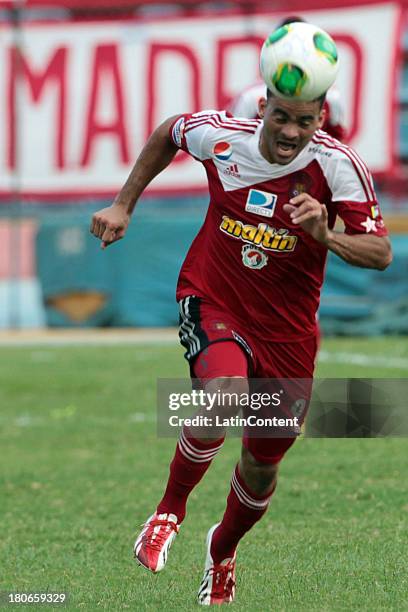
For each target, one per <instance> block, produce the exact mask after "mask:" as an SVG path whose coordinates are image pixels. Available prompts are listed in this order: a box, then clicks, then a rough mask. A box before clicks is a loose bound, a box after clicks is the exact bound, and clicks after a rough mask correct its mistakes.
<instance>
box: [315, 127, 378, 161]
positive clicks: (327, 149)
mask: <svg viewBox="0 0 408 612" xmlns="http://www.w3.org/2000/svg"><path fill="white" fill-rule="evenodd" d="M310 146H311V151H312V152H314V153H315V154H316V157H318V158H319V157H320V161H322V162H326V163H327V164H330V165H331V164H332V162H333V161H335V162H337V163H338V162H343V163H342V165H344V167H348V166H350V167H354V166H355V165H356V164H357V165H358V166H363V167H364V168H365V169H367V166H366V164H365V162H364V161H363V160H362V159H361V157H360V156H359V154H358V153H357V152H356V151H355V150H354V149H352V148H351V147H350V146H349V145H347V144H345V143H344V142H341V141H340V140H337V138H334V137H333V136H330V134H328V133H327V132H325V131H324V130H317V131H316V132H315V133H314V135H313V138H312V140H311V142H310ZM367 170H368V169H367Z"/></svg>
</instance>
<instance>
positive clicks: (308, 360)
mask: <svg viewBox="0 0 408 612" xmlns="http://www.w3.org/2000/svg"><path fill="white" fill-rule="evenodd" d="M179 336H180V342H181V344H182V345H183V346H184V347H185V348H186V349H187V350H186V353H185V357H186V359H187V360H188V362H189V364H190V372H191V377H192V378H198V379H200V380H201V381H203V383H204V382H205V381H208V380H211V379H214V378H223V377H229V376H240V377H243V378H251V379H261V378H268V379H292V380H291V383H290V384H291V385H292V386H293V384H294V385H295V386H296V384H297V383H296V381H297V380H303V381H307V382H305V383H302V384H303V385H304V384H306V386H307V388H308V390H309V392H310V389H311V380H312V378H313V371H314V362H315V357H316V350H317V340H316V337H311V338H309V339H307V340H303V341H302V342H301V343H300V342H286V343H283V342H271V341H265V340H262V339H260V338H258V337H255V336H250V335H249V334H247V333H246V332H245V330H244V329H242V325H239V324H237V323H236V322H235V321H234V319H233V317H232V316H231V315H230V314H228V313H224V312H223V311H222V310H220V309H219V308H217V307H216V306H213V305H212V304H210V303H208V302H207V301H205V300H202V299H201V298H197V297H195V296H189V297H187V298H184V299H182V300H181V301H180V332H179ZM293 379H294V380H293ZM292 383H293V384H292ZM303 391H304V386H303ZM303 396H305V394H304V393H303ZM308 403H309V396H308V393H306V396H305V401H304V404H303V405H302V413H301V415H299V420H300V422H302V421H303V419H304V417H305V415H306V412H307V408H308ZM292 408H293V405H292V406H286V409H285V407H284V408H283V412H284V413H285V414H288V415H290V416H293V410H292ZM295 439H296V438H295V437H294V436H291V437H288V438H286V437H265V438H264V437H253V436H251V435H250V434H249V433H248V431H244V435H243V444H244V446H245V447H246V448H247V449H248V450H249V451H250V452H251V454H252V455H253V456H254V457H255V459H257V461H260V462H262V463H278V462H279V461H280V460H281V459H282V457H283V456H284V454H285V452H286V451H287V450H288V449H289V448H290V446H292V444H293V442H294V441H295Z"/></svg>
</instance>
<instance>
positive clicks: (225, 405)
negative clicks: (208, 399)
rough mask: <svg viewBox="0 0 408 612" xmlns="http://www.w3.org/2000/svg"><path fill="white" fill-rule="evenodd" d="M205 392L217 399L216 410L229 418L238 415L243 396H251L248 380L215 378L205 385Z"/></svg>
mask: <svg viewBox="0 0 408 612" xmlns="http://www.w3.org/2000/svg"><path fill="white" fill-rule="evenodd" d="M205 391H206V393H209V394H211V395H212V397H213V398H215V403H214V410H217V412H218V413H219V414H222V415H223V417H225V418H229V417H231V416H235V415H236V414H238V412H239V410H240V408H241V406H242V397H243V395H244V394H246V395H248V394H249V385H248V380H247V379H246V378H238V377H237V378H233V377H229V378H214V379H213V380H210V381H209V382H208V383H207V384H206V385H205Z"/></svg>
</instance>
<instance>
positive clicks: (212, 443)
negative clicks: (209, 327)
mask: <svg viewBox="0 0 408 612" xmlns="http://www.w3.org/2000/svg"><path fill="white" fill-rule="evenodd" d="M192 369H193V375H194V376H195V377H196V378H198V379H199V380H200V381H201V384H202V386H203V387H204V390H205V391H206V392H208V393H216V392H218V391H220V393H221V396H222V394H223V393H225V392H228V393H236V394H241V393H244V392H247V391H248V383H247V376H248V361H247V357H246V355H245V354H244V352H243V350H242V348H241V347H240V346H239V345H238V344H237V343H236V342H234V341H230V340H228V341H225V342H222V341H219V342H216V343H213V344H210V345H209V346H208V347H206V348H205V349H203V351H202V352H200V354H199V355H198V357H197V358H196V359H195V361H194V364H193V367H192ZM213 410H214V411H215V412H216V411H217V410H221V411H222V410H224V407H222V406H219V407H217V406H215V407H214V408H213ZM228 410H229V413H228V414H226V415H225V416H231V414H232V413H233V414H235V413H236V412H238V410H239V406H238V405H237V406H234V405H231V406H230V407H229V408H228ZM224 437H225V431H223V430H218V431H217V432H216V435H214V431H213V430H211V429H209V430H208V431H202V430H201V431H199V430H197V431H196V430H190V429H189V428H187V427H184V428H183V430H182V432H181V435H180V438H179V441H178V443H177V446H176V452H175V455H174V457H173V460H172V462H171V464H170V475H169V479H168V482H167V486H166V489H165V493H164V496H163V498H162V500H161V501H160V503H159V504H158V506H157V509H156V512H155V513H154V514H153V515H152V516H151V517H150V518H149V519H148V521H147V522H146V524H145V526H144V529H143V530H142V532H141V534H140V535H139V537H138V538H137V540H136V543H135V557H136V559H137V561H138V562H139V563H140V564H141V565H143V566H144V567H146V568H147V569H149V570H151V571H153V572H158V571H160V570H161V569H163V567H164V565H165V563H166V560H167V554H168V550H169V548H170V546H171V544H172V542H173V540H174V538H175V536H176V534H177V533H178V529H179V526H180V524H181V523H182V521H183V519H184V516H185V512H186V504H187V499H188V496H189V494H190V493H191V491H192V490H193V488H194V487H195V486H196V485H197V484H198V483H199V482H200V480H201V479H202V477H203V476H204V474H205V472H206V471H207V470H208V468H209V466H210V465H211V462H212V460H213V459H214V457H215V456H216V454H217V453H218V451H219V450H220V449H221V447H222V445H223V442H224Z"/></svg>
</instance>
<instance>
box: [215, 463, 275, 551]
mask: <svg viewBox="0 0 408 612" xmlns="http://www.w3.org/2000/svg"><path fill="white" fill-rule="evenodd" d="M272 495H273V491H272V492H271V493H269V494H268V495H266V496H265V497H260V496H259V495H254V493H252V491H251V490H250V489H249V488H248V486H247V485H246V484H245V482H244V480H243V478H242V476H241V475H240V474H239V471H238V465H237V466H236V468H235V471H234V473H233V474H232V479H231V491H230V494H229V495H228V499H227V508H226V510H225V513H224V516H223V519H222V521H221V523H220V524H219V526H218V527H217V529H216V530H215V531H214V534H213V537H212V542H211V556H212V558H213V559H214V561H215V563H221V561H223V560H224V559H227V558H231V557H233V556H234V553H235V550H236V548H237V546H238V542H239V541H240V539H241V538H242V537H243V536H244V535H245V534H246V532H247V531H249V530H250V529H251V527H253V526H254V525H255V523H256V522H257V521H259V519H260V518H261V517H262V516H263V515H264V514H265V512H266V510H267V508H268V504H269V500H270V498H271V496H272Z"/></svg>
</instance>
